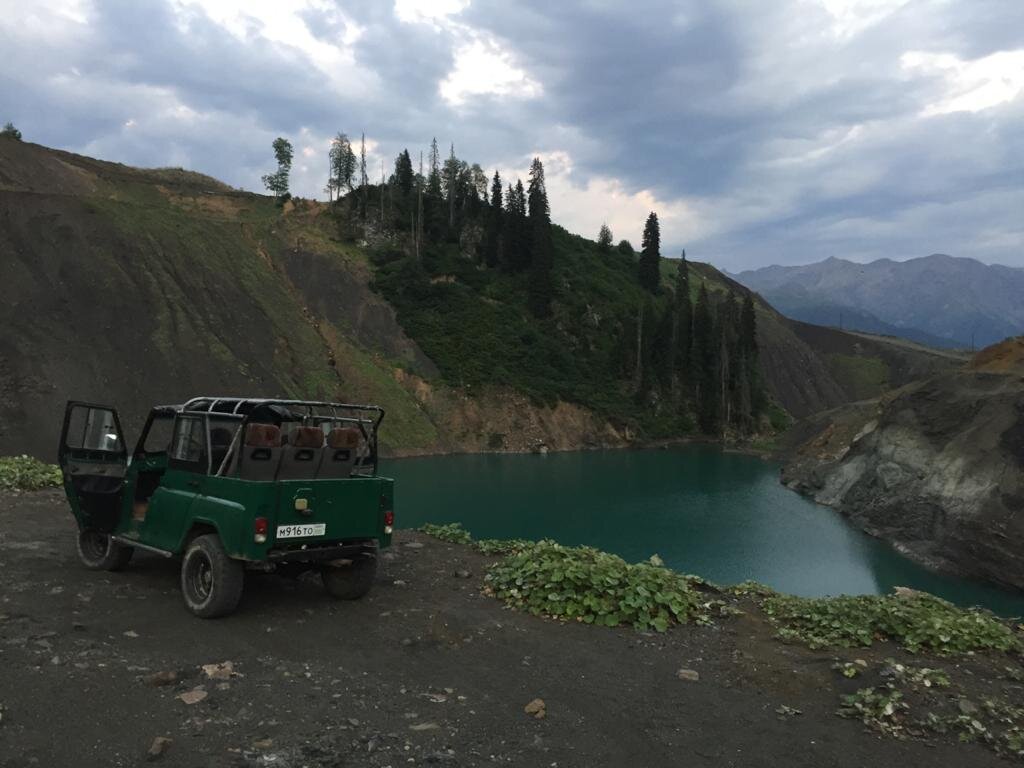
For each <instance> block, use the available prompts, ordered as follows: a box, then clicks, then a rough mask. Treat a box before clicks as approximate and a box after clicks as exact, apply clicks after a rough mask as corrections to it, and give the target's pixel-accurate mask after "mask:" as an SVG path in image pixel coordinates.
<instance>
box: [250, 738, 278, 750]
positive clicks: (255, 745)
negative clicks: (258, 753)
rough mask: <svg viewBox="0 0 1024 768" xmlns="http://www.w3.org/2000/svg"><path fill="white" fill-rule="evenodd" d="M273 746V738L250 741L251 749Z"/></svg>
mask: <svg viewBox="0 0 1024 768" xmlns="http://www.w3.org/2000/svg"><path fill="white" fill-rule="evenodd" d="M272 746H274V740H273V739H257V740H256V741H254V742H253V743H252V747H253V749H270V748H271V747H272Z"/></svg>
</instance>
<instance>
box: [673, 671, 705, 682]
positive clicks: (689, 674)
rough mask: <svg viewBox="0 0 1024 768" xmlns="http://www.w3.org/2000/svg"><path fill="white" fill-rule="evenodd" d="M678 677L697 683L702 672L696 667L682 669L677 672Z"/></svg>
mask: <svg viewBox="0 0 1024 768" xmlns="http://www.w3.org/2000/svg"><path fill="white" fill-rule="evenodd" d="M676 677H678V678H679V679H680V680H686V681H687V682H690V683H696V682H697V681H698V680H700V672H698V671H697V670H695V669H680V670H679V671H678V672H676Z"/></svg>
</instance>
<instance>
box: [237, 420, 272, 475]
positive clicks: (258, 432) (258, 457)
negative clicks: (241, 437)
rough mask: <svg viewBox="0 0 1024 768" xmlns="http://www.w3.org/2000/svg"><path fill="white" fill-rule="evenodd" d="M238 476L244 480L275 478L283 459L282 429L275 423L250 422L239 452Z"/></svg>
mask: <svg viewBox="0 0 1024 768" xmlns="http://www.w3.org/2000/svg"><path fill="white" fill-rule="evenodd" d="M238 458H239V461H238V476H239V477H240V478H242V479H243V480H273V479H274V477H275V476H276V475H277V465H278V463H279V462H280V461H281V430H280V428H278V427H276V426H274V425H273V424H250V425H249V426H247V427H246V428H245V445H243V446H242V451H241V453H240V454H239V457H238Z"/></svg>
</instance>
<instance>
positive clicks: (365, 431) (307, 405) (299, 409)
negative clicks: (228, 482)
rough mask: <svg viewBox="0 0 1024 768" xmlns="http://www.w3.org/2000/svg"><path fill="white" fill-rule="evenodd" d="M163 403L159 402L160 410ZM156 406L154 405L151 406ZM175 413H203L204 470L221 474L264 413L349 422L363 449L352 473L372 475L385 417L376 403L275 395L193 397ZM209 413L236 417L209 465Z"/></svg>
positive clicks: (284, 418)
mask: <svg viewBox="0 0 1024 768" xmlns="http://www.w3.org/2000/svg"><path fill="white" fill-rule="evenodd" d="M165 407H166V406H160V407H159V408H160V409H161V410H162V409H163V408H165ZM154 410H156V409H154ZM174 410H175V415H176V416H179V417H180V416H200V417H203V421H204V425H205V432H206V448H207V451H206V456H207V470H206V474H208V475H216V476H220V477H223V476H224V474H225V473H226V472H227V471H228V468H229V467H230V466H231V459H232V457H233V455H234V454H235V453H236V452H237V451H238V449H239V443H240V442H241V439H242V434H243V433H244V431H245V429H244V427H245V426H246V425H247V424H249V423H251V422H250V419H251V418H252V417H253V416H258V417H259V418H266V415H267V414H271V415H274V416H276V417H278V418H280V420H281V421H285V422H291V421H294V422H299V423H301V424H310V423H314V424H317V425H320V424H323V423H331V424H334V423H341V424H346V425H348V426H355V427H356V428H358V429H359V431H360V432H361V433H362V436H363V443H362V444H363V445H365V446H366V451H365V452H364V453H363V454H362V455H360V456H359V457H358V460H357V463H356V469H355V470H354V471H353V476H363V477H367V476H369V477H375V476H377V470H378V463H379V458H378V457H379V452H378V434H379V430H380V425H381V422H383V421H384V409H383V408H381V407H380V406H379V405H360V404H356V403H338V402H331V401H327V400H285V399H277V398H262V397H193V398H191V399H190V400H187V401H186V402H184V403H182V404H181V405H180V406H175V407H174ZM211 416H213V417H217V418H218V419H228V420H231V421H235V420H237V421H238V427H237V428H236V429H235V432H234V435H233V436H232V439H231V444H230V446H229V447H228V450H227V453H226V455H225V456H224V459H223V461H221V463H220V465H219V466H217V467H214V466H213V465H212V446H211V441H210V421H211V418H210V417H211Z"/></svg>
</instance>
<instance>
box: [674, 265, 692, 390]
mask: <svg viewBox="0 0 1024 768" xmlns="http://www.w3.org/2000/svg"><path fill="white" fill-rule="evenodd" d="M675 304H676V313H675V319H676V332H675V349H676V355H675V375H676V381H677V382H678V383H679V386H680V389H681V390H682V391H683V392H686V391H687V389H688V387H689V385H690V383H691V382H690V381H689V379H690V375H689V370H690V348H691V346H692V344H693V304H692V302H691V300H690V265H689V264H688V263H687V262H686V251H683V252H682V254H681V255H680V256H679V265H678V267H677V268H676V290H675Z"/></svg>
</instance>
